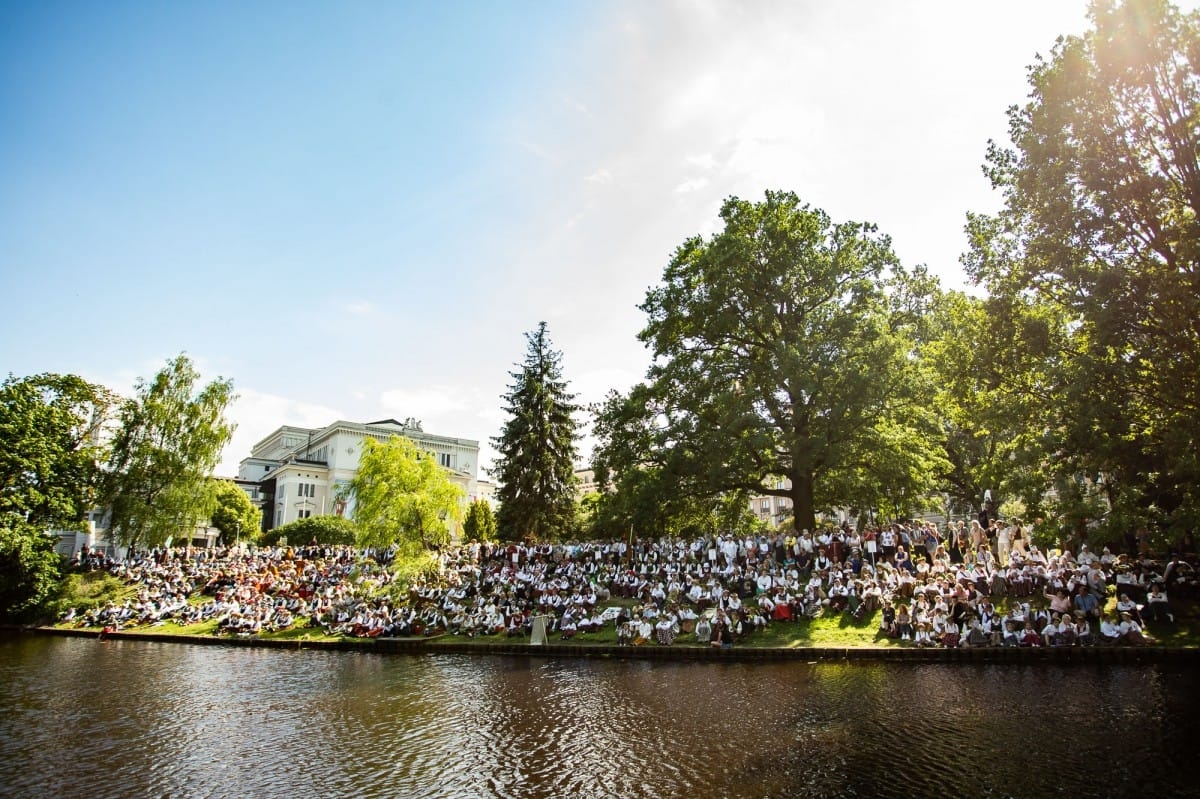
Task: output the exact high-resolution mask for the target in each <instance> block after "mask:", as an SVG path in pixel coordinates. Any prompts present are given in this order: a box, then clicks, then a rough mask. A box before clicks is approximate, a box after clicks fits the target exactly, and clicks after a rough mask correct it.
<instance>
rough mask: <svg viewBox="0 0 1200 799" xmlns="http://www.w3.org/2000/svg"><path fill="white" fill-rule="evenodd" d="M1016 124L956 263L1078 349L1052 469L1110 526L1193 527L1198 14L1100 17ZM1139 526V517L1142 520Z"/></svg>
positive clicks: (1055, 55)
mask: <svg viewBox="0 0 1200 799" xmlns="http://www.w3.org/2000/svg"><path fill="white" fill-rule="evenodd" d="M1090 18H1091V22H1092V28H1091V30H1089V31H1088V32H1086V33H1084V34H1083V35H1081V36H1072V37H1066V38H1063V39H1061V40H1059V42H1058V44H1057V45H1056V46H1055V47H1054V49H1053V51H1052V54H1051V56H1050V57H1049V58H1045V59H1042V58H1039V59H1038V60H1037V62H1036V63H1035V64H1034V65H1033V67H1032V68H1031V70H1030V75H1029V83H1030V87H1031V92H1030V99H1029V101H1028V103H1026V104H1025V105H1023V106H1020V107H1014V108H1012V109H1010V111H1009V133H1010V138H1011V145H1010V146H1000V145H995V144H993V145H992V147H991V148H990V150H989V153H988V164H987V169H988V173H989V175H990V176H991V178H992V181H993V183H994V185H995V186H996V187H997V188H998V189H1000V190H1001V191H1002V192H1003V194H1004V200H1005V205H1004V208H1003V210H1002V211H1001V212H1000V213H999V214H998V215H997V216H995V217H986V216H974V217H972V218H971V220H970V223H969V227H970V230H971V233H972V237H973V247H972V251H971V253H970V255H969V256H968V259H967V263H968V267H969V268H970V270H971V272H972V274H973V275H974V276H975V278H976V279H977V280H978V281H979V282H980V283H981V284H982V285H984V286H986V287H987V289H988V291H989V292H990V293H991V294H992V295H993V296H998V297H1007V298H1029V297H1032V298H1034V299H1036V301H1038V302H1041V303H1045V304H1047V305H1050V306H1053V307H1054V308H1055V309H1056V312H1058V313H1061V314H1062V315H1063V316H1064V317H1065V318H1066V320H1067V325H1068V329H1069V330H1070V331H1071V333H1072V335H1071V336H1070V337H1069V339H1068V340H1067V341H1066V342H1065V343H1064V345H1063V346H1062V347H1061V350H1060V353H1059V357H1060V360H1061V368H1059V369H1057V375H1056V382H1055V385H1054V387H1053V393H1054V395H1055V396H1054V403H1055V406H1056V407H1057V408H1058V409H1059V413H1058V416H1057V421H1056V425H1055V428H1056V431H1057V434H1058V435H1059V437H1060V445H1059V448H1058V449H1059V451H1060V452H1061V453H1062V456H1063V457H1062V459H1061V463H1062V466H1063V469H1064V470H1065V471H1067V472H1070V473H1072V474H1074V475H1075V476H1077V477H1078V478H1080V479H1088V480H1094V481H1097V482H1099V483H1100V484H1102V485H1103V486H1104V490H1105V491H1106V493H1107V495H1108V500H1109V502H1110V503H1111V506H1112V511H1113V520H1114V521H1116V522H1117V524H1118V525H1120V526H1131V525H1133V524H1136V523H1138V522H1139V521H1140V522H1144V521H1152V520H1153V521H1159V522H1161V523H1162V524H1163V525H1164V527H1165V528H1171V527H1174V528H1175V529H1176V530H1184V529H1188V528H1191V527H1194V526H1195V524H1196V522H1197V521H1200V488H1198V487H1200V456H1198V455H1197V453H1198V452H1200V439H1198V437H1197V430H1198V428H1197V426H1196V423H1195V420H1196V418H1197V415H1198V414H1200V322H1198V321H1197V320H1200V219H1197V214H1198V213H1200V115H1198V114H1197V109H1198V108H1200V15H1198V14H1197V13H1195V12H1193V13H1188V14H1184V13H1181V12H1180V11H1179V10H1178V9H1177V8H1175V7H1173V6H1172V5H1170V4H1169V3H1167V2H1165V1H1164V0H1126V2H1112V1H1111V0H1102V1H1098V2H1094V3H1093V4H1092V7H1091V10H1090ZM1135 517H1136V518H1135Z"/></svg>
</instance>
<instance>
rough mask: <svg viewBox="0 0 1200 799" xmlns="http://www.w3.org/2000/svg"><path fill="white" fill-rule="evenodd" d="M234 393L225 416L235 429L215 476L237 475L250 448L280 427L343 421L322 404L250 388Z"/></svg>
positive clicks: (312, 425) (340, 414)
mask: <svg viewBox="0 0 1200 799" xmlns="http://www.w3.org/2000/svg"><path fill="white" fill-rule="evenodd" d="M236 391H237V395H238V397H237V399H236V400H234V402H233V405H232V406H231V407H230V409H229V412H228V417H229V418H230V419H231V420H232V421H233V422H234V423H236V425H237V429H236V430H234V433H233V439H232V440H231V441H230V442H229V445H228V446H226V447H225V451H224V452H223V453H222V456H221V462H220V464H219V465H218V466H217V475H218V476H220V477H233V476H234V475H236V474H237V470H238V464H239V463H240V462H241V460H242V459H243V458H245V457H247V456H249V455H250V449H251V448H252V447H253V446H254V445H255V444H257V443H258V442H259V441H261V440H262V439H264V438H266V437H267V436H268V435H269V434H270V433H271V432H272V431H274V430H275V429H276V428H278V427H280V426H282V425H295V426H297V427H314V428H315V427H324V426H325V425H327V424H330V423H332V422H336V421H337V420H338V419H341V418H344V417H343V415H342V412H341V411H338V410H335V409H333V408H330V407H327V406H325V405H318V404H315V403H309V402H302V401H298V400H293V399H288V398H287V397H281V396H279V395H277V394H269V393H266V392H262V391H256V390H255V389H252V388H237V389H236Z"/></svg>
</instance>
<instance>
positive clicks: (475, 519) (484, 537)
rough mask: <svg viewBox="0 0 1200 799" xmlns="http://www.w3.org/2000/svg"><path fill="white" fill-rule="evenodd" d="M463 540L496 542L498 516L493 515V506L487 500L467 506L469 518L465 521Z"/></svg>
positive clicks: (480, 500)
mask: <svg viewBox="0 0 1200 799" xmlns="http://www.w3.org/2000/svg"><path fill="white" fill-rule="evenodd" d="M463 540H464V541H495V540H496V515H495V514H494V513H492V505H491V503H490V502H488V501H487V500H486V499H477V500H475V501H474V502H472V503H471V504H470V505H469V506H467V516H466V518H465V519H464V520H463Z"/></svg>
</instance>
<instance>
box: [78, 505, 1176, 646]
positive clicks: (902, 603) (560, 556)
mask: <svg viewBox="0 0 1200 799" xmlns="http://www.w3.org/2000/svg"><path fill="white" fill-rule="evenodd" d="M391 557H392V553H391V552H390V551H387V550H384V551H377V550H366V551H362V550H356V549H354V548H351V547H333V546H320V545H316V544H310V545H308V546H302V547H268V548H248V547H237V548H228V549H172V550H167V549H158V550H154V551H152V552H148V553H145V554H144V555H142V556H139V557H134V558H130V559H128V560H126V561H124V562H121V563H110V564H108V568H109V570H110V571H111V572H112V573H113V574H114V575H116V576H117V577H119V578H120V579H122V580H123V581H125V582H126V583H128V584H130V585H132V586H134V587H135V589H136V593H135V595H134V596H132V597H131V598H130V599H128V600H126V601H124V602H120V603H118V602H111V603H108V604H107V605H105V606H103V607H99V608H94V609H92V610H89V611H87V612H86V613H76V612H74V611H70V612H68V614H67V616H66V617H64V621H67V622H72V623H75V624H79V625H88V626H103V627H110V628H114V629H116V628H121V627H130V626H136V625H144V626H153V625H159V624H165V623H168V622H173V623H177V624H183V625H190V624H197V623H201V622H208V621H214V620H215V622H216V625H215V628H216V631H217V632H218V634H231V635H243V636H248V635H254V634H257V633H260V632H264V631H277V630H285V629H288V628H291V627H294V626H296V625H298V624H303V625H305V626H307V627H310V628H312V629H313V630H314V633H315V632H317V631H320V632H322V633H324V634H329V635H345V636H361V637H380V636H385V637H391V636H422V635H432V634H442V633H445V634H450V635H461V636H470V637H476V636H499V637H513V636H529V635H530V634H531V633H532V632H533V630H534V628H535V622H538V625H537V626H538V628H539V629H544V630H545V631H546V634H547V636H548V637H557V638H559V639H570V638H573V637H575V636H578V635H587V634H589V633H595V632H599V631H601V630H604V629H605V628H608V627H611V628H613V629H615V633H616V640H617V643H618V644H620V645H629V646H640V645H658V646H671V645H673V644H674V643H675V642H676V641H677V640H681V639H682V640H685V641H688V642H699V643H702V644H708V645H711V646H731V645H733V644H734V642H736V641H740V640H745V639H747V638H748V637H751V636H753V635H754V633H755V632H756V631H759V630H762V629H764V628H767V627H769V626H770V625H773V624H789V623H796V622H803V620H805V619H811V618H815V617H817V616H822V615H827V614H843V613H844V614H849V615H850V616H851V617H853V618H854V619H856V620H858V621H860V622H865V620H867V619H869V618H872V617H874V616H875V615H876V613H877V612H878V619H879V633H880V637H884V638H889V639H892V640H895V641H897V642H899V643H900V644H901V645H912V646H942V647H958V646H1083V645H1100V644H1105V643H1110V644H1122V643H1123V644H1142V643H1145V642H1146V641H1147V640H1149V634H1148V633H1147V631H1146V625H1147V623H1156V624H1157V623H1164V624H1169V623H1171V622H1173V621H1174V614H1175V608H1174V607H1173V606H1172V603H1171V599H1169V598H1168V594H1170V595H1171V596H1173V597H1177V598H1178V597H1182V596H1187V597H1188V598H1192V599H1194V598H1195V595H1196V592H1197V581H1196V575H1195V572H1194V570H1193V568H1192V566H1191V565H1190V564H1189V563H1188V562H1186V561H1184V560H1182V559H1179V558H1171V559H1170V560H1169V561H1167V562H1165V563H1163V562H1159V561H1154V560H1151V559H1148V558H1142V557H1137V556H1132V557H1131V556H1126V555H1122V556H1117V555H1114V554H1113V553H1112V552H1110V551H1109V550H1108V549H1107V548H1105V549H1102V550H1101V551H1100V552H1093V551H1091V550H1089V548H1088V547H1087V546H1086V545H1083V546H1080V547H1079V550H1078V552H1071V551H1070V550H1069V549H1062V550H1055V551H1053V552H1043V551H1041V550H1039V548H1038V547H1037V546H1036V545H1033V544H1032V543H1030V542H1029V541H1028V538H1027V536H1026V535H1025V532H1024V530H1023V529H1022V528H1021V525H1019V524H1003V523H999V522H992V523H990V524H989V525H988V527H987V528H985V527H984V526H983V525H981V524H980V523H979V521H976V520H972V521H971V522H970V523H967V522H965V521H964V522H959V523H956V524H951V525H947V526H946V527H945V528H943V529H939V528H938V527H937V526H936V525H934V524H932V523H915V522H914V523H909V524H895V525H887V526H881V527H867V528H866V529H864V530H863V531H861V532H859V531H856V530H853V529H849V528H847V527H831V528H828V529H825V530H821V531H818V532H816V533H813V532H810V531H807V530H805V531H801V532H800V533H799V534H793V535H784V534H771V535H748V536H734V535H721V536H713V537H706V538H696V539H692V540H680V539H670V540H654V541H651V540H639V539H629V540H625V541H606V542H589V543H578V544H549V543H529V544H518V543H509V544H488V543H471V544H466V545H463V546H457V547H454V548H451V549H448V550H446V551H444V552H442V553H441V569H440V572H439V573H438V574H437V575H434V576H429V577H426V578H423V579H418V580H417V581H415V582H413V583H411V584H409V585H405V586H400V585H397V584H395V578H394V572H393V571H392V570H391V569H390V568H389V565H390V563H391ZM1110 593H1111V594H1112V599H1113V600H1115V602H1110ZM197 597H199V600H197ZM1110 606H1111V607H1110Z"/></svg>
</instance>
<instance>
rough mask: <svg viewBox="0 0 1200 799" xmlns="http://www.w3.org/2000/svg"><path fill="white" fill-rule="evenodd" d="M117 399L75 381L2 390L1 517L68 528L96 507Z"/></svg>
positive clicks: (52, 378)
mask: <svg viewBox="0 0 1200 799" xmlns="http://www.w3.org/2000/svg"><path fill="white" fill-rule="evenodd" d="M114 401H115V398H114V396H113V394H112V393H111V392H109V391H108V390H107V389H105V388H102V387H100V386H96V385H93V384H91V383H88V382H87V381H85V380H83V379H82V378H79V377H76V376H75V375H55V374H41V375H35V376H33V377H23V378H15V377H12V376H9V377H8V379H6V380H5V381H4V383H3V384H0V512H8V511H11V512H14V513H17V514H20V515H21V516H22V517H23V518H26V519H28V521H29V522H30V523H32V524H35V525H41V526H54V525H62V526H68V525H71V524H72V523H73V522H77V521H79V520H80V519H82V518H83V515H84V514H85V513H86V512H87V511H88V510H89V509H90V508H91V507H92V506H93V504H94V500H95V489H96V483H97V479H98V476H99V466H98V464H99V462H100V461H101V460H102V459H103V453H102V449H101V446H100V444H99V443H98V441H99V436H98V433H99V429H100V426H101V425H102V424H103V422H104V420H105V418H106V417H107V415H108V413H109V410H110V409H111V407H112V405H113V403H114Z"/></svg>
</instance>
